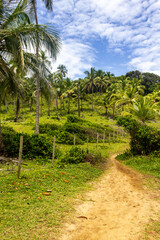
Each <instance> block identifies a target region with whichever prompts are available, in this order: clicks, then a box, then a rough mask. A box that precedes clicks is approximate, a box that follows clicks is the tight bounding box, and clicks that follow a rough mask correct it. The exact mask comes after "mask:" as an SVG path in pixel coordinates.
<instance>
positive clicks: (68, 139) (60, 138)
mask: <svg viewBox="0 0 160 240" xmlns="http://www.w3.org/2000/svg"><path fill="white" fill-rule="evenodd" d="M54 135H55V136H56V141H57V142H58V143H64V144H70V145H72V144H73V138H74V136H73V134H71V133H69V132H67V131H61V130H58V131H54ZM76 144H83V141H82V140H81V139H80V138H79V137H77V136H76Z"/></svg>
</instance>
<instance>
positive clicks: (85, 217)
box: [77, 216, 88, 219]
mask: <svg viewBox="0 0 160 240" xmlns="http://www.w3.org/2000/svg"><path fill="white" fill-rule="evenodd" d="M77 218H84V219H88V218H87V217H85V216H79V217H77Z"/></svg>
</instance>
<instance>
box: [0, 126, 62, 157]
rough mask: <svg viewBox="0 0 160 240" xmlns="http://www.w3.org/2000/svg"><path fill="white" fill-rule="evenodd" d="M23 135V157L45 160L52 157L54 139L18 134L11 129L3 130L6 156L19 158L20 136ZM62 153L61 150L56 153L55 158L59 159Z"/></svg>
mask: <svg viewBox="0 0 160 240" xmlns="http://www.w3.org/2000/svg"><path fill="white" fill-rule="evenodd" d="M21 135H23V157H24V158H31V159H32V158H35V157H36V156H41V157H44V158H51V157H52V146H53V139H52V138H49V137H46V136H41V135H28V134H21V133H16V132H15V131H14V130H13V129H11V128H8V127H7V128H6V127H3V128H2V138H3V143H4V146H5V155H7V156H10V157H18V154H19V143H20V136H21ZM60 155H61V152H60V150H59V149H56V151H55V158H57V157H59V156H60Z"/></svg>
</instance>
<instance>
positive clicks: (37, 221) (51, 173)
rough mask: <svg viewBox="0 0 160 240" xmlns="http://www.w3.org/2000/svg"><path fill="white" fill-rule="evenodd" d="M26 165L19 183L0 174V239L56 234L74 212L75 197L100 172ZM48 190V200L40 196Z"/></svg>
mask: <svg viewBox="0 0 160 240" xmlns="http://www.w3.org/2000/svg"><path fill="white" fill-rule="evenodd" d="M27 164H28V166H27V167H26V166H25V169H22V173H21V178H20V179H17V177H16V173H15V174H13V173H12V174H10V173H8V172H5V173H0V174H1V178H0V186H1V189H0V203H1V204H0V239H7V240H9V239H47V236H48V230H49V229H50V228H52V231H53V233H54V232H56V231H57V227H58V226H60V224H61V223H62V221H63V219H64V217H65V216H66V214H69V213H70V212H71V211H72V210H73V205H72V204H73V202H74V198H75V197H76V196H77V194H78V193H80V192H81V193H82V191H84V190H87V189H89V185H88V184H86V183H87V182H88V181H91V180H94V179H95V178H97V177H99V176H100V175H101V173H102V172H103V171H102V169H100V168H95V167H93V166H91V165H90V164H89V163H83V164H78V165H70V166H67V167H66V168H65V169H60V168H55V169H52V168H51V163H48V164H45V165H40V164H36V162H29V161H28V162H27ZM26 168H28V169H26ZM47 190H51V195H50V196H45V195H43V193H45V192H47ZM36 234H37V237H36ZM28 236H30V237H29V238H28ZM53 239H54V234H53Z"/></svg>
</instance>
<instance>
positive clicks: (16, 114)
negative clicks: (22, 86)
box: [14, 97, 20, 122]
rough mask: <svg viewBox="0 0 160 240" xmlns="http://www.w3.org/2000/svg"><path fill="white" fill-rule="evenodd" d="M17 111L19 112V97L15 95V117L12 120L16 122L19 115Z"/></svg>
mask: <svg viewBox="0 0 160 240" xmlns="http://www.w3.org/2000/svg"><path fill="white" fill-rule="evenodd" d="M19 112H20V101H19V97H17V103H16V113H15V119H14V122H17V120H18V116H19Z"/></svg>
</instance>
